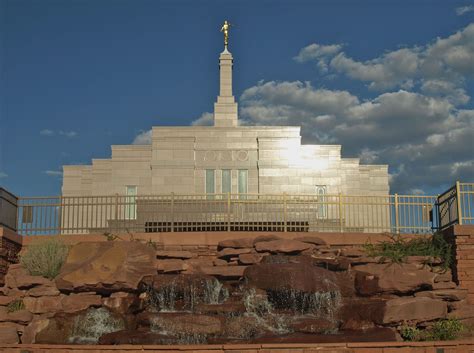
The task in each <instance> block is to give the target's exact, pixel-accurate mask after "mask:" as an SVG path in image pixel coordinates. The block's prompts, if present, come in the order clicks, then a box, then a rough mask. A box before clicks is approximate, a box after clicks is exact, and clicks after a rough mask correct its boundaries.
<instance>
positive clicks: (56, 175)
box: [43, 170, 63, 177]
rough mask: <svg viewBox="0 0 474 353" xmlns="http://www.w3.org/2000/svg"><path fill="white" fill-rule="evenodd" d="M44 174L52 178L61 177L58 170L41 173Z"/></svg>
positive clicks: (61, 173) (61, 174)
mask: <svg viewBox="0 0 474 353" xmlns="http://www.w3.org/2000/svg"><path fill="white" fill-rule="evenodd" d="M43 173H44V174H46V175H49V176H52V177H60V176H63V172H61V171H59V170H45V171H43Z"/></svg>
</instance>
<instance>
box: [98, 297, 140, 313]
mask: <svg viewBox="0 0 474 353" xmlns="http://www.w3.org/2000/svg"><path fill="white" fill-rule="evenodd" d="M102 304H103V305H104V306H105V307H106V308H108V309H110V310H113V311H115V312H118V313H120V314H127V313H129V312H130V311H133V310H134V309H136V308H138V307H139V306H140V301H139V299H138V297H137V296H136V295H135V294H133V293H127V292H116V293H112V294H111V295H110V297H108V298H102Z"/></svg>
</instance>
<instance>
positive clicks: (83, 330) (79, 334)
mask: <svg viewBox="0 0 474 353" xmlns="http://www.w3.org/2000/svg"><path fill="white" fill-rule="evenodd" d="M124 328H125V324H124V321H123V320H122V319H118V318H115V317H113V316H112V315H111V313H110V312H109V311H108V310H107V309H105V308H98V309H96V308H90V309H89V310H87V312H86V313H85V314H82V315H78V316H76V317H75V318H74V326H73V329H72V332H71V337H69V341H70V342H71V343H82V344H96V343H97V341H98V339H99V337H100V336H102V335H104V334H106V333H110V332H115V331H119V330H123V329H124Z"/></svg>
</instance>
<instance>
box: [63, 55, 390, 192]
mask: <svg viewBox="0 0 474 353" xmlns="http://www.w3.org/2000/svg"><path fill="white" fill-rule="evenodd" d="M219 63H220V93H219V96H218V97H217V102H216V103H215V104H214V125H213V126H176V127H160V126H154V127H153V130H152V143H151V144H150V145H113V146H112V156H111V158H108V159H93V160H92V164H91V165H65V166H63V171H64V173H63V186H62V195H63V196H97V195H116V194H118V195H133V196H135V195H161V194H170V193H175V194H185V195H203V194H220V193H233V194H247V193H250V194H283V193H287V194H344V195H388V193H389V183H388V166H387V165H361V164H360V162H359V159H358V158H342V157H341V146H340V145H305V144H303V145H302V144H301V134H300V127H299V126H239V120H238V108H237V103H236V102H235V99H234V96H233V94H232V65H233V57H232V54H231V53H230V52H229V51H228V50H227V47H226V49H225V50H224V51H223V52H222V53H221V54H220V57H219Z"/></svg>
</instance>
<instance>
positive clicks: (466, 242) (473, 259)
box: [444, 225, 474, 304]
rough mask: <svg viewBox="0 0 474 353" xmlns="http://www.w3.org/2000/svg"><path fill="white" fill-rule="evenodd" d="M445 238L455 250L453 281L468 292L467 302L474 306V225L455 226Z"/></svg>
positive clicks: (445, 234)
mask: <svg viewBox="0 0 474 353" xmlns="http://www.w3.org/2000/svg"><path fill="white" fill-rule="evenodd" d="M444 236H445V238H446V239H447V240H448V241H449V242H450V243H451V244H452V246H453V250H454V263H453V266H452V271H453V279H454V281H455V282H456V283H457V284H459V286H460V287H461V288H464V289H466V290H467V292H468V295H467V300H468V301H469V303H470V304H474V225H454V226H453V227H450V228H449V229H447V230H445V231H444Z"/></svg>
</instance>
